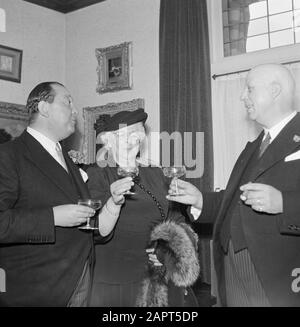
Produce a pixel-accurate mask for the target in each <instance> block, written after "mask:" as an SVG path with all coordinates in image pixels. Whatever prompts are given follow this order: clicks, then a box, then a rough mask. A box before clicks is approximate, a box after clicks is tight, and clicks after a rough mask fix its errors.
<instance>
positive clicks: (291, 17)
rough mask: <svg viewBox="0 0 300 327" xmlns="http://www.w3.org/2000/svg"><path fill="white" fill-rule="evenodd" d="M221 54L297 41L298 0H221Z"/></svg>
mask: <svg viewBox="0 0 300 327" xmlns="http://www.w3.org/2000/svg"><path fill="white" fill-rule="evenodd" d="M222 17H223V43H224V56H225V57H226V56H232V55H237V54H242V53H247V52H253V51H257V50H263V49H269V48H275V47H279V46H284V45H291V44H295V43H300V0H284V1H283V0H242V1H241V0H222Z"/></svg>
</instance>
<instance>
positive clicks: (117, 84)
mask: <svg viewBox="0 0 300 327" xmlns="http://www.w3.org/2000/svg"><path fill="white" fill-rule="evenodd" d="M96 57H97V60H98V67H97V74H98V85H97V89H96V90H97V92H98V93H105V92H114V91H120V90H126V89H131V88H132V72H131V70H132V43H131V42H124V43H121V44H119V45H114V46H111V47H108V48H102V49H96Z"/></svg>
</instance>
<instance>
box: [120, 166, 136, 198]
mask: <svg viewBox="0 0 300 327" xmlns="http://www.w3.org/2000/svg"><path fill="white" fill-rule="evenodd" d="M117 174H118V175H119V176H122V177H132V178H134V177H136V176H137V175H138V174H139V167H137V166H128V167H118V170H117ZM124 194H127V195H133V194H135V193H134V192H131V191H129V190H128V191H126V192H125V193H124Z"/></svg>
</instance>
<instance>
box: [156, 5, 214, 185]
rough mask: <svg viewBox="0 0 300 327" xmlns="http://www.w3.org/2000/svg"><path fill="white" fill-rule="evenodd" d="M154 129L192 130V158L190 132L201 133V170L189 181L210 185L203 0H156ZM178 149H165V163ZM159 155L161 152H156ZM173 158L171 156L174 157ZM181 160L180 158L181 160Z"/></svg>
mask: <svg viewBox="0 0 300 327" xmlns="http://www.w3.org/2000/svg"><path fill="white" fill-rule="evenodd" d="M159 42H160V49H159V51H160V53H159V55H160V56H159V60H160V63H159V66H160V131H161V132H163V131H164V132H168V133H169V134H171V133H173V132H175V131H177V132H180V134H181V136H182V139H184V132H192V133H193V140H192V142H190V143H189V144H186V145H185V147H186V149H183V150H182V151H183V152H184V150H186V151H187V150H189V151H191V152H192V154H193V158H196V150H197V146H198V148H199V147H200V146H202V147H203V145H201V144H196V140H195V138H196V135H195V134H196V132H203V133H204V147H203V149H202V156H201V158H197V159H198V160H199V162H197V164H198V165H201V163H200V161H201V160H203V156H204V174H203V177H202V178H193V179H191V180H190V181H191V182H192V183H193V184H195V185H196V186H197V187H199V188H200V189H201V190H211V189H212V186H213V161H212V159H213V152H212V118H211V81H210V79H211V77H210V55H209V37H208V24H207V9H206V0H161V5H160V41H159ZM176 154H177V155H182V158H184V155H183V153H179V154H178V151H177V153H176V151H175V152H174V151H171V163H172V162H174V161H175V162H176ZM161 155H162V156H163V153H162V154H161ZM174 156H175V158H174ZM183 164H184V162H183Z"/></svg>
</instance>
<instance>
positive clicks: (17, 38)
mask: <svg viewBox="0 0 300 327" xmlns="http://www.w3.org/2000/svg"><path fill="white" fill-rule="evenodd" d="M0 8H3V9H4V10H5V12H6V32H0V44H3V45H6V46H9V47H12V48H17V49H21V50H23V63H22V79H21V83H15V82H10V81H4V80H0V101H6V102H13V103H19V104H25V102H26V99H27V96H28V94H29V92H30V90H31V89H32V88H33V87H34V86H35V85H36V84H37V83H39V82H42V81H43V82H44V81H46V80H57V81H61V82H62V83H64V82H65V16H64V15H63V14H60V13H58V12H56V11H53V10H49V9H47V8H43V7H40V6H36V5H33V4H30V3H28V2H25V1H21V0H0Z"/></svg>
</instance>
